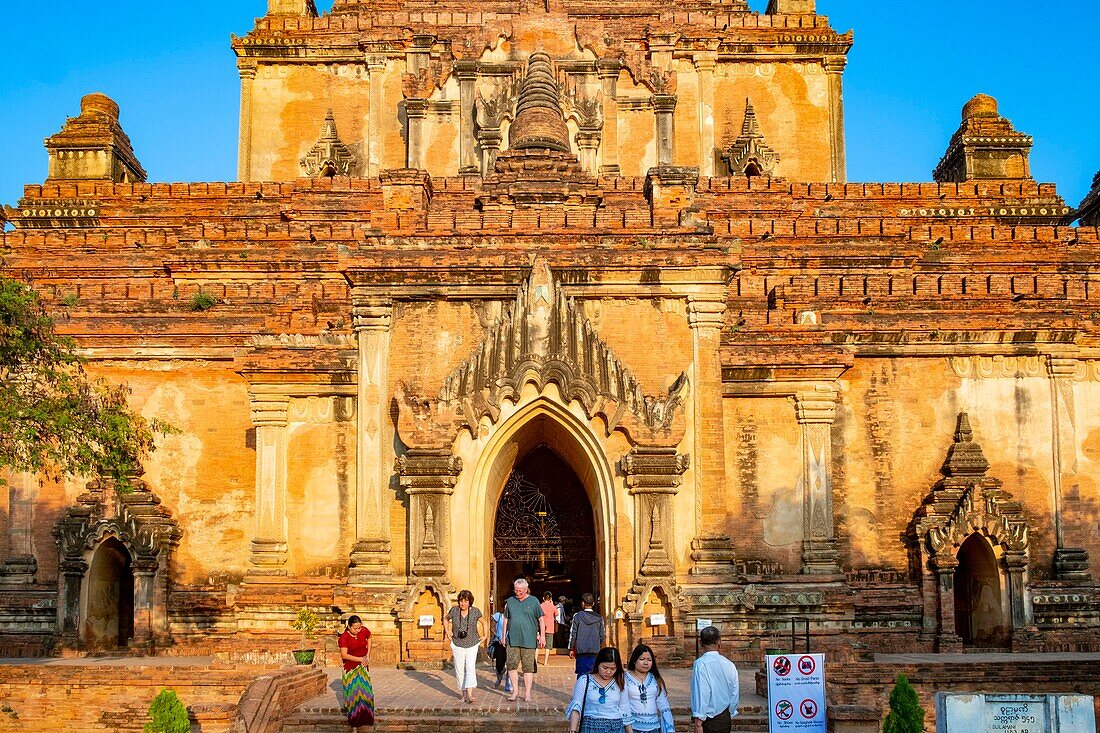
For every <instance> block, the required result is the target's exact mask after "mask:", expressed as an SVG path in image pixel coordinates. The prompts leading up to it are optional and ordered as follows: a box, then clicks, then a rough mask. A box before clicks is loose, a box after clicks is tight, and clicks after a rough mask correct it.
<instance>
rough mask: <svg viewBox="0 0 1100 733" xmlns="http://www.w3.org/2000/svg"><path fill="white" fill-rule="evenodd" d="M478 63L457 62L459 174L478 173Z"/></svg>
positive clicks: (455, 68)
mask: <svg viewBox="0 0 1100 733" xmlns="http://www.w3.org/2000/svg"><path fill="white" fill-rule="evenodd" d="M477 72H478V62H477V61H473V60H463V61H457V62H455V67H454V75H455V78H457V79H458V107H459V116H458V172H459V173H462V174H471V173H478V172H479V168H478V164H477V151H476V150H474V146H475V144H476V142H475V138H474V91H475V86H476V84H477Z"/></svg>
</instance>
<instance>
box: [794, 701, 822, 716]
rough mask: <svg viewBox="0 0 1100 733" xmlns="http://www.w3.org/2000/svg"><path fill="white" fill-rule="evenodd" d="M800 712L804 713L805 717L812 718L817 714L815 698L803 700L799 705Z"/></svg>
mask: <svg viewBox="0 0 1100 733" xmlns="http://www.w3.org/2000/svg"><path fill="white" fill-rule="evenodd" d="M798 712H800V713H801V714H802V717H803V718H805V719H806V720H810V719H811V718H813V717H814V716H815V715H817V703H816V702H814V701H813V700H803V701H802V704H801V705H799V706H798Z"/></svg>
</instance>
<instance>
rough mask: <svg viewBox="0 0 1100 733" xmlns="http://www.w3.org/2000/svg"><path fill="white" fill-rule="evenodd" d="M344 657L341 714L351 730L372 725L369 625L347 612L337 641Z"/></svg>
mask: <svg viewBox="0 0 1100 733" xmlns="http://www.w3.org/2000/svg"><path fill="white" fill-rule="evenodd" d="M337 645H338V646H339V647H340V659H342V660H343V661H344V705H343V707H344V714H345V715H347V716H348V725H350V726H351V729H352V731H353V733H358V731H359V728H360V727H361V726H363V727H365V726H368V725H374V688H373V687H371V683H370V672H369V671H368V669H369V667H370V629H368V628H367V627H366V626H364V625H363V619H361V618H359V617H358V616H349V617H348V621H347V627H346V628H345V629H344V633H342V634H340V639H339V641H338V642H337Z"/></svg>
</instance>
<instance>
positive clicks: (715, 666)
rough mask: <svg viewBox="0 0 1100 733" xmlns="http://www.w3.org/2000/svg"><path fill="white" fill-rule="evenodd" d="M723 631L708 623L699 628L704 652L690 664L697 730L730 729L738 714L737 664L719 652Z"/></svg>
mask: <svg viewBox="0 0 1100 733" xmlns="http://www.w3.org/2000/svg"><path fill="white" fill-rule="evenodd" d="M721 642H722V635H721V634H720V633H719V631H718V629H716V628H715V627H713V626H708V627H706V628H705V629H703V630H702V631H700V632H699V646H700V647H701V648H702V650H703V653H702V655H701V656H700V657H699V658H698V659H696V660H695V664H694V665H692V667H691V719H692V722H693V723H694V725H695V733H730V729H731V728H732V727H733V716H734V715H737V701H738V699H739V697H740V687H739V684H738V681H737V668H736V667H734V666H733V662H731V661H730V660H728V659H726V658H725V657H723V656H722V655H721V653H719V651H718V647H719V646H721Z"/></svg>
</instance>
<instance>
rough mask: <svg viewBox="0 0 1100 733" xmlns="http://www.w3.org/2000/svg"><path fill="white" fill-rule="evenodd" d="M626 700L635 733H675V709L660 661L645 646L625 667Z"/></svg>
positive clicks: (633, 655) (636, 652)
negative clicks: (666, 686)
mask: <svg viewBox="0 0 1100 733" xmlns="http://www.w3.org/2000/svg"><path fill="white" fill-rule="evenodd" d="M626 696H627V699H628V700H629V701H630V714H631V718H632V720H633V721H634V722H633V725H634V733H672V731H673V730H675V724H674V723H673V720H672V706H671V705H670V704H669V702H668V690H667V689H666V688H665V680H664V678H663V677H661V671H660V670H659V669H657V657H655V656H654V654H653V650H652V649H650V648H649V647H648V646H646V645H645V644H639V645H638V646H636V647H634V651H633V652H631V654H630V661H629V662H628V663H627V665H626Z"/></svg>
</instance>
